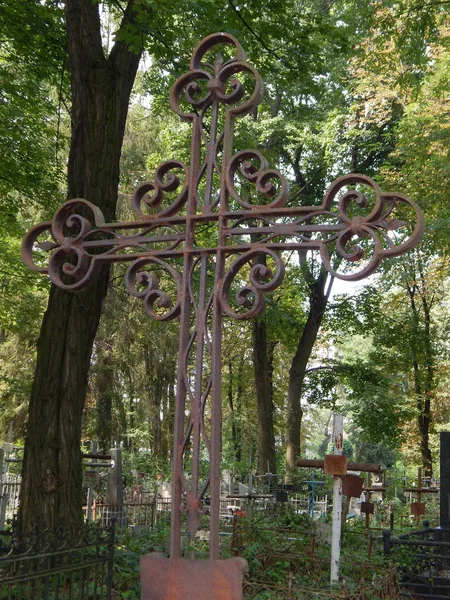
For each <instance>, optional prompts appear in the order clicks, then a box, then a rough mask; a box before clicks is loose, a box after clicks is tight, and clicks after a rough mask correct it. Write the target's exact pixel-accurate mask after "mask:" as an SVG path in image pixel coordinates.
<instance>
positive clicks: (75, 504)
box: [19, 0, 140, 529]
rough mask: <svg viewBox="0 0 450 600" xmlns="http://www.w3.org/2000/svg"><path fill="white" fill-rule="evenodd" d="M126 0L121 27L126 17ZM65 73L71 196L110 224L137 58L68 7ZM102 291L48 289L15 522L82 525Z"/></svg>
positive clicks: (84, 7) (73, 4)
mask: <svg viewBox="0 0 450 600" xmlns="http://www.w3.org/2000/svg"><path fill="white" fill-rule="evenodd" d="M132 5H133V1H131V2H130V3H129V6H128V8H127V10H126V13H125V15H124V22H125V24H126V23H130V22H131V21H132V20H133V18H134V15H133V6H132ZM65 7H66V27H67V42H68V53H69V58H70V69H71V90H72V138H71V147H70V155H69V163H68V195H69V198H76V197H78V198H80V197H81V198H86V199H87V200H89V201H90V202H92V203H94V204H96V205H97V206H98V207H99V208H100V210H102V212H103V213H104V215H105V218H106V220H107V221H109V220H112V219H113V218H114V213H115V206H116V202H117V189H118V183H119V159H120V153H121V147H122V140H123V135H124V128H125V120H126V115H127V110H128V101H129V96H130V93H131V88H132V85H133V82H134V79H135V75H136V71H137V67H138V64H139V58H140V57H139V55H137V54H133V53H131V52H130V51H129V50H128V48H127V47H126V46H125V44H124V43H123V42H117V43H116V44H115V46H114V47H113V49H112V50H111V53H110V55H109V57H108V58H105V56H104V53H103V48H102V40H101V34H100V19H99V13H98V5H97V4H96V3H94V2H92V0H66V3H65ZM107 284H108V269H104V270H103V272H102V273H101V275H100V277H99V279H98V280H97V282H96V283H95V284H94V285H93V286H92V287H91V288H89V289H88V290H86V291H85V292H82V293H80V294H69V293H67V292H63V291H61V290H59V289H56V288H54V287H53V288H52V290H51V292H50V297H49V303H48V308H47V311H46V313H45V317H44V320H43V324H42V328H41V333H40V338H39V341H38V356H37V365H36V372H35V378H34V383H33V387H32V391H31V397H30V410H29V422H28V429H27V436H26V443H25V454H24V463H23V471H22V473H23V483H22V491H21V504H20V511H19V519H20V521H21V524H22V526H23V527H24V528H25V529H26V528H29V527H30V525H31V523H32V522H33V521H36V520H37V519H44V520H45V521H46V522H47V523H48V524H49V525H50V526H51V525H53V524H54V523H55V522H56V521H60V520H62V521H64V523H65V525H66V526H67V527H69V528H72V529H76V528H78V527H79V525H80V523H81V520H82V510H81V508H82V504H81V452H80V434H81V417H82V412H83V406H84V400H85V395H86V386H87V375H88V370H89V364H90V358H91V351H92V345H93V342H94V337H95V333H96V331H97V326H98V322H99V318H100V312H101V307H102V302H103V299H104V297H105V294H106V289H107Z"/></svg>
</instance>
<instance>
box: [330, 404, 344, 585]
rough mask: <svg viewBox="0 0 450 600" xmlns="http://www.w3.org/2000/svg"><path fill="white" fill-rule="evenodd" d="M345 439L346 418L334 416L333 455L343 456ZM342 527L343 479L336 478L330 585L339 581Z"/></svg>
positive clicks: (334, 485) (334, 483) (334, 484)
mask: <svg viewBox="0 0 450 600" xmlns="http://www.w3.org/2000/svg"><path fill="white" fill-rule="evenodd" d="M343 437H344V417H343V415H334V422H333V445H334V451H333V454H337V455H342V450H343ZM341 526H342V478H341V477H336V476H335V477H334V481H333V520H332V530H331V569H330V583H331V585H333V584H335V583H337V582H338V580H339V562H340V558H341Z"/></svg>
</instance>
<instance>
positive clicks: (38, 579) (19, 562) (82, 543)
mask: <svg viewBox="0 0 450 600" xmlns="http://www.w3.org/2000/svg"><path fill="white" fill-rule="evenodd" d="M114 534H115V532H114V523H112V524H111V525H110V527H109V528H108V530H102V529H101V528H99V527H98V526H93V525H92V524H91V525H90V526H84V527H83V528H82V529H81V531H80V532H79V533H78V534H77V535H76V536H73V535H66V534H65V533H64V531H63V530H62V529H61V528H59V529H57V530H55V531H49V530H45V529H40V528H38V527H36V528H35V529H34V530H33V531H32V532H30V533H22V532H16V531H13V532H11V531H4V532H2V534H1V536H0V543H1V545H0V598H8V599H11V600H12V599H14V600H24V599H27V600H28V599H30V600H31V599H32V600H74V599H75V598H76V599H77V600H111V594H112V575H113V559H114Z"/></svg>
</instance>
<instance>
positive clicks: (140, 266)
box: [125, 257, 181, 321]
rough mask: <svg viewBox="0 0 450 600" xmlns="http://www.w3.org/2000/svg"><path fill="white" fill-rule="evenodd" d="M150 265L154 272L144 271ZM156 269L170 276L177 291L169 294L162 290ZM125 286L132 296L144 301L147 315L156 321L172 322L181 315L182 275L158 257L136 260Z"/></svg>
mask: <svg viewBox="0 0 450 600" xmlns="http://www.w3.org/2000/svg"><path fill="white" fill-rule="evenodd" d="M148 265H151V266H152V267H153V270H152V269H147V268H145V270H144V267H147V266H148ZM155 269H157V270H158V271H159V272H163V273H164V274H169V275H170V278H171V280H172V284H174V285H175V290H173V289H172V290H171V293H168V292H166V291H164V290H163V289H161V285H160V277H158V275H157V273H156V272H155ZM125 285H126V287H127V290H128V291H129V293H130V294H131V295H132V296H135V297H136V298H140V299H141V300H143V301H144V306H145V313H146V315H147V316H148V317H151V318H152V319H155V320H156V321H171V320H172V319H175V317H178V315H179V314H180V288H181V275H180V274H179V273H178V271H177V270H176V269H174V268H173V267H172V266H171V265H169V264H168V263H167V262H165V261H163V260H161V259H158V258H156V257H153V258H142V259H138V260H136V261H135V262H134V263H132V264H131V265H130V266H129V267H128V270H127V272H126V274H125ZM139 286H141V287H142V288H143V289H141V287H139ZM171 287H172V288H173V287H174V286H173V285H172V286H171ZM174 291H175V293H174ZM173 298H175V300H173Z"/></svg>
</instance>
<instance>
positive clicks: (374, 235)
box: [320, 174, 424, 281]
mask: <svg viewBox="0 0 450 600" xmlns="http://www.w3.org/2000/svg"><path fill="white" fill-rule="evenodd" d="M356 184H364V185H365V186H367V187H368V189H369V191H370V192H371V196H372V197H373V200H372V202H371V204H372V205H373V206H372V208H371V209H370V210H368V213H367V215H364V214H353V215H352V214H351V213H352V208H357V209H358V212H359V213H360V212H362V211H364V209H368V207H369V201H368V198H367V193H366V194H364V193H363V192H361V191H359V190H357V189H355V188H354V186H355V185H356ZM343 188H347V189H346V191H344V193H343V194H342V195H341V196H340V197H339V198H338V200H337V214H338V218H339V221H340V223H341V230H340V231H339V233H338V234H337V235H336V236H335V245H336V251H337V253H338V254H339V256H340V257H342V259H343V260H344V263H361V262H362V261H364V266H363V267H362V268H360V269H359V270H357V271H356V272H355V271H353V272H352V273H345V272H341V271H338V270H335V269H334V268H333V267H332V266H331V263H330V256H329V251H328V249H327V247H326V245H325V244H322V245H321V247H320V252H321V258H322V261H323V263H324V265H325V266H326V268H327V269H328V271H329V272H330V273H331V274H332V275H334V276H335V277H337V278H339V279H343V280H347V281H356V280H360V279H363V278H365V277H367V276H368V275H370V274H372V273H373V272H375V270H376V269H377V268H378V266H379V265H380V263H381V261H382V260H383V258H386V257H394V256H400V255H401V254H403V253H404V252H406V251H408V250H410V249H411V248H413V247H414V246H415V245H416V244H417V242H418V240H419V239H420V237H421V235H422V232H423V228H424V220H423V214H422V212H421V210H420V208H419V207H418V206H417V204H415V203H414V202H413V201H412V200H410V199H409V198H408V197H407V196H404V195H402V194H393V193H382V192H381V190H380V188H379V186H378V185H377V184H376V183H375V181H373V180H372V179H371V178H370V177H367V176H365V175H359V174H351V175H346V176H344V177H340V178H339V179H337V180H336V181H335V182H334V183H333V184H332V185H331V186H330V188H329V189H328V191H327V193H326V195H325V198H324V201H323V207H324V208H326V209H328V210H330V209H331V208H332V205H333V204H334V203H335V202H336V199H337V197H338V194H339V192H341V190H342V189H343ZM405 209H407V211H409V212H410V213H411V212H412V213H413V215H414V217H415V218H414V221H412V222H413V223H414V227H413V231H412V232H408V227H409V224H410V223H411V219H408V221H405V220H403V219H402V218H397V217H396V212H402V211H403V212H405ZM402 216H403V215H402ZM398 238H399V239H400V242H398V241H397V240H398ZM363 244H364V245H363Z"/></svg>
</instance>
